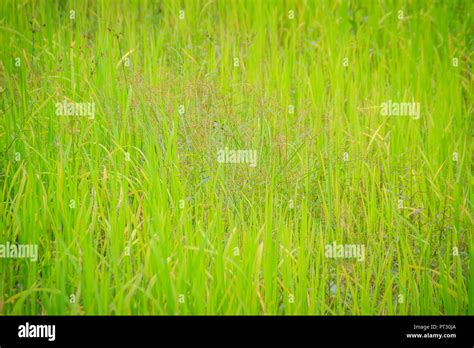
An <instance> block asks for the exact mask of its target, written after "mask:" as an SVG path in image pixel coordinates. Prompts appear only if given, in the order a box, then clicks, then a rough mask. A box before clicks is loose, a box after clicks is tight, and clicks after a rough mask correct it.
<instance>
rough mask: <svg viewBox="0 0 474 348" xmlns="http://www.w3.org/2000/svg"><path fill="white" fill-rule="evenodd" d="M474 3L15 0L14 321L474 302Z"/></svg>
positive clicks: (4, 4)
mask: <svg viewBox="0 0 474 348" xmlns="http://www.w3.org/2000/svg"><path fill="white" fill-rule="evenodd" d="M473 7H474V6H473V2H472V1H470V0H465V1H462V0H459V1H457V0H453V1H428V0H426V1H408V0H407V1H385V0H381V1H365V0H364V1H346V0H339V1H337V0H334V1H319V0H318V1H316V0H314V1H310V0H308V1H304V0H302V1H290V0H287V1H277V0H255V1H254V0H243V1H242V0H239V1H237V0H217V1H214V0H203V1H198V0H189V1H178V0H168V1H122V0H120V1H119V0H118V1H97V2H96V1H92V0H82V1H79V0H77V1H52V0H50V1H44V0H43V1H24V0H20V1H14V0H2V1H0V57H1V63H0V114H1V117H0V244H1V245H2V246H3V248H2V249H0V257H1V258H0V314H3V315H19V314H28V315H30V314H31V315H57V314H68V315H69V314H70V315H83V314H84V315H92V314H99V315H106V314H112V315H116V314H126V315H128V314H146V315H148V314H180V315H183V314H184V315H186V314H191V315H192V314H210V315H221V314H228V315H234V314H244V315H248V314H250V315H254V314H256V315H275V314H283V315H297V314H302V315H346V314H347V315H349V314H350V315H390V314H396V315H422V314H431V315H457V314H458V315H467V314H471V315H472V314H474V275H473V274H472V273H471V271H470V269H471V270H472V269H473V268H474V258H473V256H472V255H473V252H474V240H473V235H472V231H473V211H472V208H473V203H472V189H471V187H472V184H473V174H472V162H471V161H472V153H473V149H474V148H473V142H472V131H473V129H472V117H473V105H472V99H473V93H472V91H473V77H472V72H471V66H472V49H473V44H474V40H473V36H474V35H473V29H472V28H473V21H472V16H471V14H472V13H474V11H473V10H474V9H473ZM82 105H83V106H84V108H83V109H81V107H80V106H82ZM387 105H389V107H388V108H389V110H388V114H387V110H385V111H384V110H383V109H385V108H387ZM393 105H396V106H395V107H393ZM407 105H409V106H410V107H408V106H407ZM63 106H65V108H64V109H63ZM411 106H413V108H411ZM416 107H419V112H416ZM233 150H235V151H245V153H244V152H241V153H238V154H241V155H242V156H240V157H239V156H238V157H236V158H234V159H233V158H219V156H220V155H219V152H220V151H226V152H227V154H228V153H229V152H232V151H233ZM243 154H245V157H244V156H243ZM251 154H255V155H256V157H254V158H253V160H254V162H253V164H254V165H252V163H250V155H251ZM239 160H240V163H229V162H238V161H239ZM22 245H23V246H29V247H28V248H29V249H24V250H23V251H24V253H23V257H21V256H20V251H19V250H20V246H22ZM328 245H329V246H334V245H335V247H334V249H332V250H334V251H335V252H334V254H333V255H332V256H333V257H331V256H330V254H328V251H327V250H328ZM338 246H343V248H344V252H343V254H340V253H339V251H338V250H340V249H338ZM347 246H349V247H347ZM351 246H354V248H352V247H351ZM30 247H31V248H30ZM35 247H37V257H36V258H34V257H33V256H32V254H29V256H30V257H26V256H27V255H28V250H29V252H31V253H33V250H35ZM15 248H16V250H17V254H16V256H15V254H14V252H13V251H12V250H13V249H15ZM2 250H3V251H2ZM25 250H27V251H25ZM336 251H337V252H336ZM351 253H356V254H351ZM341 255H342V256H341Z"/></svg>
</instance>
